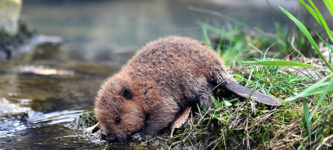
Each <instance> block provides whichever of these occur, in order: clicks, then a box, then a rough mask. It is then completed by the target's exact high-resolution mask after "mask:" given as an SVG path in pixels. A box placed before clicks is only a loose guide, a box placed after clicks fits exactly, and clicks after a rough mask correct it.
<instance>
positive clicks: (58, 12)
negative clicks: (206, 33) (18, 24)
mask: <svg viewBox="0 0 333 150" xmlns="http://www.w3.org/2000/svg"><path fill="white" fill-rule="evenodd" d="M263 1H264V0H263ZM263 1H260V0H251V2H254V3H248V1H246V0H244V2H247V3H230V2H229V1H224V0H221V1H217V0H207V1H203V0H192V1H189V0H169V1H167V0H154V1H148V0H112V1H103V0H100V1H89V0H85V1H79V0H71V1H70V0H59V1H46V0H44V1H43V0H25V1H24V6H23V10H22V12H23V14H24V16H25V18H27V19H28V20H30V22H31V23H32V25H33V27H34V28H36V29H37V30H38V31H39V32H40V33H44V34H49V35H57V36H60V37H62V38H63V39H64V43H63V44H62V45H61V46H56V45H52V44H44V45H41V46H38V47H36V48H34V49H33V50H32V51H31V52H29V53H26V54H23V55H21V56H18V57H16V58H13V59H12V60H9V61H6V62H3V63H1V64H0V149H2V148H4V149H61V148H72V149H77V148H79V149H93V148H97V149H100V148H104V147H105V146H104V145H98V144H95V143H93V142H91V141H89V140H88V139H86V138H84V137H83V134H82V130H77V129H74V128H71V127H70V124H71V123H72V122H73V120H74V119H75V118H77V117H78V116H79V115H80V114H82V113H84V112H86V111H87V110H92V109H93V103H94V97H95V95H96V92H97V90H98V88H99V86H100V84H101V83H102V82H103V81H104V80H105V79H106V78H107V77H108V76H110V75H112V74H113V73H115V72H117V71H118V70H119V69H120V67H121V65H122V64H124V63H126V61H127V60H128V59H129V58H130V57H131V56H132V55H133V54H134V52H135V50H137V49H139V48H140V47H142V46H143V45H144V44H145V43H146V42H148V41H150V40H154V39H156V38H158V37H162V36H167V35H183V36H190V37H193V38H196V39H201V30H200V26H198V25H197V24H196V22H197V21H208V22H212V23H215V24H220V25H222V24H223V23H224V22H226V20H223V19H221V18H219V17H216V16H212V15H210V14H205V13H201V12H197V11H193V10H190V9H188V8H189V6H192V7H198V8H206V9H209V10H216V11H219V12H222V13H223V14H225V15H228V16H230V17H233V18H236V19H238V20H241V21H244V22H246V23H247V24H249V25H250V26H254V25H256V24H261V25H262V26H263V28H264V29H265V30H270V29H273V28H274V23H273V21H272V20H276V21H283V20H284V19H281V14H279V13H277V11H276V10H275V9H272V8H271V7H269V6H268V5H267V3H266V1H265V2H263ZM261 2H262V3H261ZM274 3H276V2H274ZM277 3H280V4H281V5H283V6H285V7H288V8H290V9H291V8H292V7H296V4H297V3H295V2H291V3H290V2H289V1H288V2H284V1H283V0H281V1H278V2H277ZM274 5H275V4H274ZM250 12H251V13H250ZM109 148H110V147H109ZM111 148H118V149H123V148H131V149H133V148H134V147H127V146H117V147H111ZM139 148H142V147H139Z"/></svg>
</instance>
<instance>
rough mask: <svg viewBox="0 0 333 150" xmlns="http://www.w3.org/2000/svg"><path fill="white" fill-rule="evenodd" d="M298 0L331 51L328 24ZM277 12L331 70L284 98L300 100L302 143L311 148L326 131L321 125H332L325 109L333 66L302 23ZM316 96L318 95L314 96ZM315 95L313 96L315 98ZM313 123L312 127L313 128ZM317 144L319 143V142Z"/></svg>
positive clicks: (331, 4) (329, 105) (312, 7)
mask: <svg viewBox="0 0 333 150" xmlns="http://www.w3.org/2000/svg"><path fill="white" fill-rule="evenodd" d="M299 2H300V3H301V4H302V5H303V6H304V7H305V8H306V9H307V10H308V12H309V13H310V14H311V15H312V16H313V17H314V18H315V20H316V21H317V22H318V23H319V24H320V26H321V27H322V28H323V29H324V31H325V32H326V37H327V41H325V40H324V39H323V38H322V37H324V36H325V35H323V34H317V35H318V37H319V38H320V40H321V42H323V43H324V44H325V45H326V46H327V47H328V48H329V50H330V51H331V52H333V49H332V47H331V46H330V45H329V44H328V43H329V42H330V43H333V36H332V31H331V30H330V28H329V26H328V25H327V23H326V21H325V19H324V17H323V16H322V14H321V13H320V11H319V9H318V8H317V7H316V5H315V4H314V3H313V1H312V0H308V3H306V2H305V1H304V0H299ZM324 3H325V5H326V7H327V8H328V10H329V11H330V13H331V15H332V16H333V11H332V9H333V1H332V0H324ZM280 9H281V11H282V12H283V13H284V14H285V15H286V16H287V17H288V18H289V19H291V20H292V21H293V22H294V23H295V24H296V26H297V27H298V29H299V30H300V31H301V32H302V33H303V34H304V35H305V37H306V38H307V40H308V42H309V43H310V44H311V46H312V48H313V50H314V51H315V52H316V53H317V54H318V55H319V57H320V59H321V60H322V61H323V62H324V64H325V65H324V68H325V69H326V70H329V71H330V72H331V73H330V74H328V75H327V76H326V77H324V78H323V79H321V80H319V81H318V82H316V83H315V84H313V85H312V86H310V87H308V88H306V89H305V90H304V91H303V92H301V93H299V94H297V95H295V96H293V97H289V98H288V99H286V101H288V102H291V101H295V100H302V101H303V113H304V122H305V125H306V128H307V136H308V142H307V143H306V145H307V146H309V147H310V148H311V146H312V145H314V144H313V143H316V142H318V141H319V142H320V141H323V139H325V137H326V136H328V135H327V134H331V133H329V132H328V133H325V130H324V128H325V127H327V123H330V124H331V125H333V123H332V122H328V120H329V119H328V116H329V112H331V110H332V108H333V107H332V106H333V100H332V96H333V95H332V91H333V68H332V61H331V56H329V59H327V58H325V57H324V55H323V53H322V52H321V50H320V49H319V46H318V44H317V42H316V41H315V40H314V37H313V36H312V35H311V34H310V32H309V30H308V29H307V28H306V26H305V25H304V24H303V23H302V22H301V21H299V20H298V19H297V18H296V17H295V16H293V15H292V14H291V13H290V12H288V11H287V10H285V9H284V8H281V7H280ZM245 63H247V64H256V65H276V66H299V67H314V66H310V65H308V64H302V63H297V62H293V61H254V62H245ZM318 95H319V98H317V97H318ZM309 96H312V100H310V101H308V99H305V98H304V97H309ZM316 96H317V97H316ZM311 105H314V107H311V108H309V106H311ZM314 126H316V128H313V127H314ZM319 146H320V144H319Z"/></svg>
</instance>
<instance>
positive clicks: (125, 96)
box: [121, 88, 132, 100]
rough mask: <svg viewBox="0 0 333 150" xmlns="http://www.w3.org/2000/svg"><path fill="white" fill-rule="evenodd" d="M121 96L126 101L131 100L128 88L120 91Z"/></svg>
mask: <svg viewBox="0 0 333 150" xmlns="http://www.w3.org/2000/svg"><path fill="white" fill-rule="evenodd" d="M121 95H122V96H123V97H124V98H126V99H128V100H129V99H132V92H131V91H130V89H128V88H123V89H122V91H121Z"/></svg>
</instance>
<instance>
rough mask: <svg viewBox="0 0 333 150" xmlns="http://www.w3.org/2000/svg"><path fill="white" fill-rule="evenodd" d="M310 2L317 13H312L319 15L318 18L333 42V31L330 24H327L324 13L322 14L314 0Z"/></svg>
mask: <svg viewBox="0 0 333 150" xmlns="http://www.w3.org/2000/svg"><path fill="white" fill-rule="evenodd" d="M309 3H310V5H311V6H312V8H313V10H314V11H315V14H312V15H316V16H317V19H316V20H317V21H318V23H319V24H320V25H321V26H322V27H323V28H324V29H325V31H326V33H327V35H328V36H329V38H330V39H331V41H332V42H333V35H332V32H331V29H330V28H329V27H328V25H327V23H326V21H325V19H324V17H323V15H321V13H320V11H319V10H318V8H317V7H316V5H315V4H314V3H313V2H312V0H309Z"/></svg>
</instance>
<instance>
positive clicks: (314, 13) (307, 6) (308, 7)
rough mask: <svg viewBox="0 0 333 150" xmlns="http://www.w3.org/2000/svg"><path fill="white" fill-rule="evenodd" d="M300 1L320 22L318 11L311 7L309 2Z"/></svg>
mask: <svg viewBox="0 0 333 150" xmlns="http://www.w3.org/2000/svg"><path fill="white" fill-rule="evenodd" d="M298 2H300V3H301V4H302V5H303V6H304V7H305V8H306V9H307V10H308V11H309V13H311V15H312V16H313V17H314V18H315V19H316V20H317V22H318V23H319V24H320V21H319V18H318V16H317V14H316V12H315V11H314V10H313V9H312V7H310V6H309V5H308V4H307V3H305V2H304V0H298Z"/></svg>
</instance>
